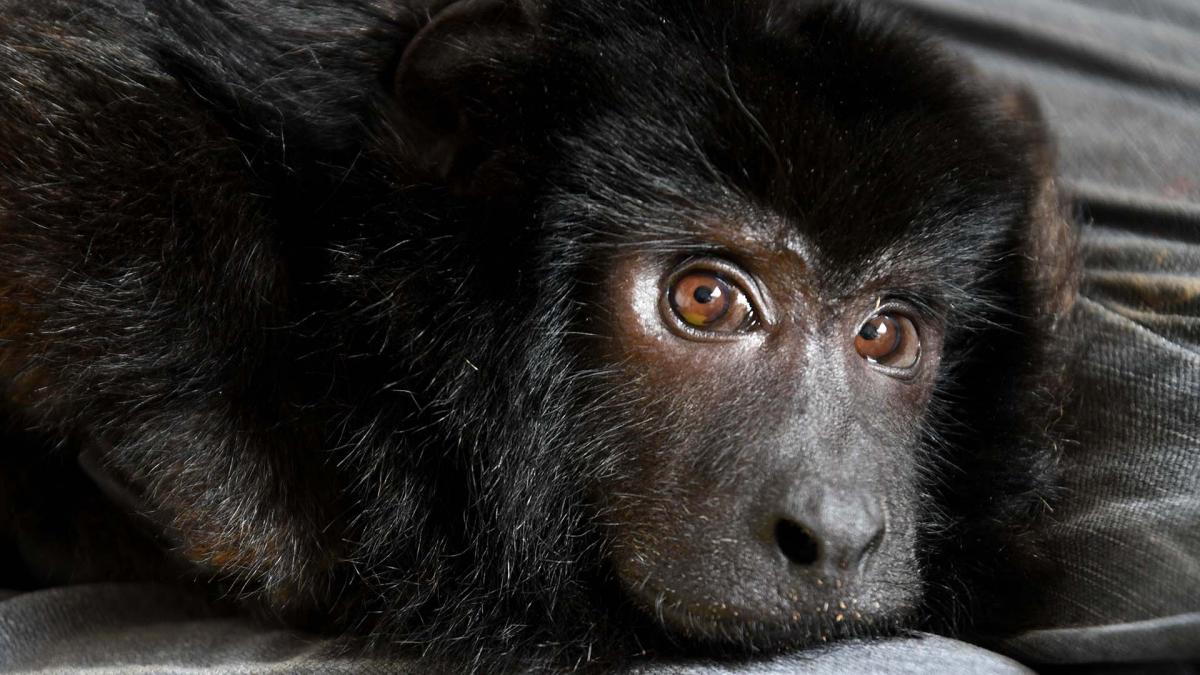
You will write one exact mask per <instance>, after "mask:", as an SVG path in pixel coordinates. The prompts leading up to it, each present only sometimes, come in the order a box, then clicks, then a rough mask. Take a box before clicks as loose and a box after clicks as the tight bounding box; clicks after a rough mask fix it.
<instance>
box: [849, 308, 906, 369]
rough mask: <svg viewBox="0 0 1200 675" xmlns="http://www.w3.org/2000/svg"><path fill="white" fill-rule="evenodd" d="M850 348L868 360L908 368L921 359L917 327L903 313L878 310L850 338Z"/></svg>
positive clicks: (883, 364) (887, 365)
mask: <svg viewBox="0 0 1200 675" xmlns="http://www.w3.org/2000/svg"><path fill="white" fill-rule="evenodd" d="M854 348H855V349H856V350H858V354H859V356H861V357H863V358H864V359H866V360H867V361H869V362H870V363H874V364H878V365H881V366H885V367H887V368H893V369H896V370H908V369H909V368H912V367H913V366H915V365H917V360H918V359H920V358H921V338H920V336H919V335H917V327H916V326H915V325H913V322H912V320H911V319H909V318H908V317H906V316H904V315H903V314H896V313H881V314H876V315H875V316H873V317H871V318H870V319H868V320H867V322H866V323H864V324H863V326H862V328H860V329H859V331H858V335H856V336H855V337H854Z"/></svg>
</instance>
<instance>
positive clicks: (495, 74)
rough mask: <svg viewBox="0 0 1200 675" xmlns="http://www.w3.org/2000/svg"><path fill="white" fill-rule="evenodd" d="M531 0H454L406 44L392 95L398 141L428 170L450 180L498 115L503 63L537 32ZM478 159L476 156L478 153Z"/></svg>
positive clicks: (514, 57) (513, 57)
mask: <svg viewBox="0 0 1200 675" xmlns="http://www.w3.org/2000/svg"><path fill="white" fill-rule="evenodd" d="M534 11H535V10H534V6H533V4H532V3H531V2H530V0H454V1H452V2H450V3H449V4H447V5H446V6H445V7H443V8H442V9H441V11H439V12H438V13H437V14H435V15H434V17H433V18H432V20H431V21H430V22H429V23H428V24H426V25H425V27H424V28H422V29H421V30H420V31H419V32H418V33H417V35H416V36H415V37H414V38H413V39H412V41H411V42H410V43H409V45H408V47H407V48H406V49H405V51H404V54H403V56H402V57H401V59H400V64H399V66H397V69H396V73H395V80H394V95H395V98H396V102H397V107H398V110H399V116H400V120H399V122H400V127H401V128H400V130H399V131H400V135H401V136H402V139H401V141H402V142H403V144H404V145H405V147H406V149H407V150H408V152H407V153H406V154H407V155H408V156H409V157H410V159H411V160H412V161H415V162H416V163H417V164H418V166H419V168H420V169H421V170H422V171H424V172H425V173H426V174H427V175H432V176H434V177H436V178H439V179H448V178H450V177H451V176H453V175H454V174H456V173H457V172H460V171H461V170H462V169H463V167H462V166H461V164H462V163H463V160H464V158H468V159H469V158H471V157H472V156H473V155H475V154H477V153H472V152H471V150H472V149H473V147H474V146H476V145H477V144H478V143H479V141H480V136H481V133H482V131H483V129H484V128H485V127H488V126H489V125H490V123H491V122H493V121H495V119H496V118H497V117H498V116H500V115H501V114H502V109H503V107H504V105H503V104H504V101H503V100H502V99H503V98H504V94H505V93H506V92H505V91H504V90H505V80H506V77H505V74H506V71H505V67H504V64H513V63H514V62H515V61H517V60H519V58H520V54H522V53H523V51H525V48H526V47H527V43H528V42H529V41H531V40H532V38H533V32H534V25H535V21H534ZM476 159H478V158H477V157H476Z"/></svg>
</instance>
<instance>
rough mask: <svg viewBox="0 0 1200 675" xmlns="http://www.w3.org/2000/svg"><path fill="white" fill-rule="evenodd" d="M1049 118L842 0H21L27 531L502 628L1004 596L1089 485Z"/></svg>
mask: <svg viewBox="0 0 1200 675" xmlns="http://www.w3.org/2000/svg"><path fill="white" fill-rule="evenodd" d="M1046 148H1047V143H1046V141H1045V139H1044V138H1043V132H1042V131H1041V128H1040V125H1039V123H1038V121H1037V115H1036V111H1035V110H1034V107H1033V106H1032V104H1031V103H1030V102H1029V100H1028V99H1027V97H1025V96H1023V95H1021V94H1015V95H1010V94H997V93H995V91H993V90H992V89H990V88H989V87H987V86H985V85H982V84H980V83H979V82H977V81H976V79H975V77H974V76H973V75H972V74H971V73H969V72H967V71H966V70H965V69H964V68H963V67H962V66H960V65H958V64H956V63H955V62H953V61H952V60H950V59H948V58H947V57H945V56H944V55H943V54H942V53H941V52H940V51H938V49H937V48H935V47H933V46H931V45H930V44H928V43H927V41H926V40H925V39H923V38H921V37H919V36H917V35H916V34H914V33H912V32H911V31H910V30H908V29H907V28H905V27H904V26H903V25H902V24H900V23H898V22H897V21H896V20H895V19H893V18H890V17H889V16H887V15H886V14H882V13H880V12H878V11H876V10H874V9H871V8H864V7H858V6H850V5H846V4H843V3H840V2H838V3H830V2H810V1H807V0H455V1H449V0H319V1H318V0H314V1H311V2H300V1H299V0H236V1H235V0H174V1H171V2H167V1H165V0H87V1H86V2H85V1H84V0H41V1H39V2H36V3H32V2H23V1H21V0H0V387H2V391H3V408H2V410H3V415H4V422H5V424H6V425H7V428H8V429H9V430H10V432H9V435H8V436H6V437H5V439H6V440H5V441H4V442H5V443H6V447H5V448H4V449H3V453H2V454H0V457H2V458H3V462H4V464H3V466H4V467H6V468H4V477H3V478H2V479H0V486H2V487H3V489H4V490H5V500H4V501H5V506H3V507H2V510H0V541H3V542H6V543H5V545H6V547H7V548H6V549H5V550H6V551H7V553H8V557H9V566H10V567H13V562H14V561H19V562H20V567H21V568H22V570H23V572H22V573H23V574H24V578H25V579H26V580H27V583H29V584H36V583H50V582H54V581H63V580H80V579H84V578H112V577H113V576H114V575H116V576H120V575H125V576H139V577H141V576H144V575H151V574H165V575H167V576H175V577H179V576H181V575H182V576H183V577H184V578H195V576H196V570H199V571H201V572H202V573H204V574H207V575H209V576H211V577H212V579H213V580H214V583H215V584H217V586H218V587H219V588H223V589H225V590H226V591H232V592H233V593H235V594H236V595H237V596H238V597H241V598H244V599H245V600H246V602H247V603H249V604H251V605H253V606H255V607H258V608H261V609H263V610H265V611H267V612H270V613H274V614H276V615H279V616H282V617H285V618H287V619H289V620H291V621H295V622H298V623H301V624H304V625H309V626H318V627H321V628H324V629H327V630H331V631H343V632H346V633H349V634H354V635H360V636H366V637H367V638H369V639H370V640H372V642H373V643H374V644H376V645H378V646H383V647H389V646H400V647H401V648H408V649H418V650H422V651H424V652H427V653H429V654H431V655H443V656H446V655H454V654H458V655H465V658H469V659H483V660H484V661H476V663H477V664H479V663H484V662H485V661H486V662H489V663H510V664H511V663H513V662H514V661H512V659H516V660H519V661H523V660H526V659H531V660H533V661H534V662H540V663H555V662H557V661H556V659H561V660H564V661H569V662H571V663H575V662H577V661H579V660H580V659H583V658H585V655H590V658H591V659H593V661H594V662H595V663H597V664H604V663H610V664H611V663H613V662H614V661H615V660H619V659H620V658H622V657H623V656H624V655H629V654H634V653H646V652H648V653H663V652H668V651H671V650H688V651H690V650H706V651H709V652H733V651H745V650H749V651H762V650H777V649H783V648H789V647H794V646H803V645H805V644H811V643H813V642H819V641H821V640H828V639H834V638H838V637H844V636H854V635H868V634H882V633H888V632H894V631H896V630H899V629H902V628H905V627H909V626H919V625H930V622H932V621H948V622H954V621H957V619H958V618H959V617H961V616H964V615H965V616H969V615H970V605H969V604H968V603H964V602H963V601H962V599H963V598H965V597H980V596H984V597H986V595H985V593H986V589H988V588H991V589H998V590H1000V591H1002V592H1007V590H1009V588H1010V586H1009V585H1007V584H1009V583H1010V582H1011V579H1010V577H1012V576H1013V575H1014V574H1017V573H1019V572H1018V570H1020V569H1021V567H1020V566H1019V565H1018V563H1017V562H1016V561H1015V558H1016V557H1019V556H1013V555H1010V554H1012V553H1013V552H1014V551H1020V550H1022V547H1023V546H1025V544H1026V543H1027V542H1025V540H1026V539H1027V537H1025V536H1024V534H1023V533H1024V531H1025V530H1026V529H1027V528H1028V526H1029V524H1030V523H1031V522H1033V520H1034V519H1035V518H1036V517H1037V516H1038V514H1039V512H1040V510H1041V509H1042V508H1043V504H1044V499H1045V498H1046V496H1047V494H1048V493H1049V491H1050V489H1051V487H1050V486H1051V485H1052V480H1053V476H1052V467H1053V463H1054V459H1055V453H1054V448H1055V447H1057V444H1058V442H1059V439H1058V438H1057V432H1056V431H1055V428H1054V424H1053V421H1054V418H1055V416H1056V415H1057V411H1058V406H1059V404H1060V402H1061V398H1062V395H1063V391H1064V385H1063V384H1062V382H1061V372H1062V365H1061V363H1062V359H1061V358H1060V356H1059V352H1058V350H1059V346H1058V345H1060V343H1061V341H1060V340H1058V339H1057V338H1056V335H1058V334H1059V333H1060V332H1061V330H1060V324H1062V323H1063V320H1064V317H1065V316H1066V313H1067V311H1068V310H1069V308H1070V306H1071V301H1072V297H1073V292H1074V282H1073V278H1074V276H1073V274H1074V273H1073V270H1074V263H1073V260H1074V257H1073V244H1072V241H1073V239H1072V234H1071V230H1070V228H1069V227H1068V225H1067V222H1066V221H1065V220H1064V219H1063V218H1062V217H1061V216H1060V212H1059V207H1058V204H1057V200H1056V196H1055V192H1054V188H1053V180H1052V174H1051V163H1052V162H1051V159H1050V157H1049V152H1048V150H1047V149H1046ZM77 458H81V459H82V461H81V462H78V463H77ZM79 465H81V466H82V467H83V469H82V470H80V469H78V466H79ZM55 485H72V486H74V487H72V488H71V489H70V490H67V491H62V490H58V491H56V490H55V488H54V486H55ZM96 486H99V487H96ZM101 492H103V494H104V495H105V496H103V497H101V496H100V495H101ZM114 505H115V506H114ZM109 508H111V509H112V511H113V512H114V513H115V512H121V513H126V514H128V517H126V516H122V515H114V513H109V512H108V511H106V510H105V509H109ZM80 523H84V524H82V525H81V524H80ZM106 544H107V545H106ZM52 546H58V547H60V548H62V547H70V551H71V556H72V557H71V558H70V562H69V563H68V564H67V565H66V566H61V565H60V566H58V567H49V568H48V567H46V566H45V565H39V564H38V563H39V561H43V560H45V559H47V558H48V556H49V554H48V553H47V547H52ZM95 549H103V550H100V551H99V552H98V553H97V552H95V551H94V550H95ZM89 550H93V552H92V553H89ZM157 551H162V552H164V554H163V561H162V562H161V563H160V562H154V563H153V564H146V565H141V564H135V563H134V562H133V559H134V558H137V559H138V560H141V559H143V558H144V557H146V556H142V555H141V554H142V553H145V554H147V556H152V555H153V554H154V553H155V552H157ZM135 553H137V554H138V555H136V556H135V555H134V554H135ZM106 562H109V563H117V565H116V566H117V568H118V569H113V570H109V569H106V568H105V565H104V564H105V563H106ZM181 567H182V569H181ZM48 569H49V570H50V571H47V570H48ZM985 579H986V580H987V583H983V581H982V580H985ZM1006 579H1007V580H1008V581H1006Z"/></svg>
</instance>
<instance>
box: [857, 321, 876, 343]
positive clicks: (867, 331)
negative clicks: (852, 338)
mask: <svg viewBox="0 0 1200 675" xmlns="http://www.w3.org/2000/svg"><path fill="white" fill-rule="evenodd" d="M858 334H859V335H861V336H862V339H864V340H874V339H876V338H878V337H879V329H878V328H876V327H875V323H874V322H871V323H868V324H866V325H865V326H863V327H862V330H861V331H859V333H858Z"/></svg>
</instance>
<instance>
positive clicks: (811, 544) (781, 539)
mask: <svg viewBox="0 0 1200 675" xmlns="http://www.w3.org/2000/svg"><path fill="white" fill-rule="evenodd" d="M775 542H776V543H777V544H778V545H779V550H781V551H783V555H785V556H787V559H788V560H790V561H792V563H794V564H796V565H811V564H813V563H815V562H816V561H817V558H818V557H819V556H820V553H821V551H820V547H819V546H818V545H817V539H816V537H814V536H813V534H812V532H809V530H808V528H806V527H804V526H803V525H800V524H799V523H795V522H792V521H790V520H786V519H784V520H780V521H779V522H777V523H775Z"/></svg>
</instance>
